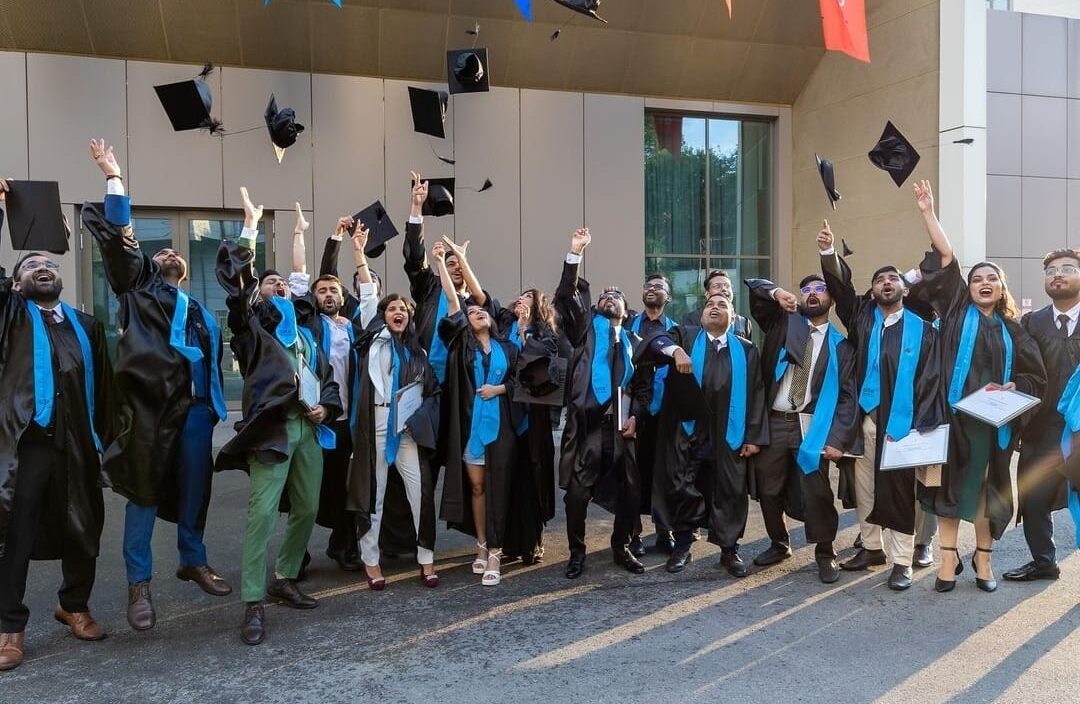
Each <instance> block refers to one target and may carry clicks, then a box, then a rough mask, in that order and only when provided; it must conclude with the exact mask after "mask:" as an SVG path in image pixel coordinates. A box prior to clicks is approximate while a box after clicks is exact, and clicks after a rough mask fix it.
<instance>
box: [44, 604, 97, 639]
mask: <svg viewBox="0 0 1080 704" xmlns="http://www.w3.org/2000/svg"><path fill="white" fill-rule="evenodd" d="M53 618H55V619H56V620H57V621H59V622H60V623H62V624H64V625H66V626H67V627H69V628H70V629H71V635H73V636H75V637H76V638H78V639H79V640H101V639H102V638H104V637H105V629H104V628H102V627H101V626H99V625H98V622H97V621H95V620H94V617H93V616H91V615H90V612H89V611H84V612H80V613H77V614H73V613H70V612H68V611H64V608H63V607H62V606H57V607H56V611H53Z"/></svg>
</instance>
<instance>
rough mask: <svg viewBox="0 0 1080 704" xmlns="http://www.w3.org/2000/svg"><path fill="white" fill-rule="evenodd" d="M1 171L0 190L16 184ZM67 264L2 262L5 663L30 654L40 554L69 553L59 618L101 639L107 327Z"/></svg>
mask: <svg viewBox="0 0 1080 704" xmlns="http://www.w3.org/2000/svg"><path fill="white" fill-rule="evenodd" d="M9 188H10V186H9V182H8V181H4V180H0V201H2V200H4V196H5V195H6V194H7V192H8V190H9ZM63 289H64V282H63V279H62V278H61V276H60V265H59V264H57V263H56V262H55V261H53V260H52V259H51V258H50V257H48V256H46V255H44V254H39V253H37V252H31V253H29V254H26V255H25V256H23V257H22V258H21V259H19V261H18V262H17V263H16V264H15V268H14V269H13V271H12V276H11V277H10V278H9V277H8V276H7V274H6V272H4V271H3V269H2V268H0V359H3V360H4V362H3V364H0V388H3V389H4V402H3V403H0V428H2V429H3V430H2V431H0V487H3V488H2V489H0V670H10V669H12V668H15V667H18V666H19V665H20V664H22V661H23V642H24V636H25V632H26V624H27V622H28V621H29V618H30V611H29V609H27V607H26V605H25V604H24V603H23V597H24V595H25V593H26V578H27V574H28V572H29V568H30V560H32V559H33V560H60V561H61V570H62V573H63V580H64V581H63V585H62V586H61V587H60V591H59V593H58V595H59V600H60V603H59V605H58V606H57V607H56V610H55V611H54V612H53V616H54V617H55V618H56V620H58V621H60V622H61V623H63V624H65V625H66V626H68V627H69V628H70V629H71V633H72V635H74V636H75V637H76V638H78V639H80V640H100V639H102V638H104V637H105V629H103V628H102V627H101V626H100V625H98V623H97V622H96V621H95V620H94V617H93V616H91V615H90V607H89V601H90V591H91V590H92V589H93V587H94V575H95V569H96V564H97V556H98V550H99V547H100V545H99V542H100V538H101V529H102V526H103V524H104V522H105V507H104V502H103V500H102V495H101V488H100V487H101V486H102V485H103V484H104V483H105V482H104V480H103V478H102V476H101V464H100V456H101V452H102V449H103V447H104V445H105V444H107V443H109V442H111V440H112V437H111V433H110V429H109V422H108V420H107V419H108V418H109V416H110V407H109V397H110V388H111V385H112V378H111V377H112V370H111V368H110V365H109V357H108V353H107V351H106V346H105V328H104V326H103V325H102V324H101V323H100V322H98V321H97V320H95V319H94V318H93V317H92V316H89V315H86V314H84V313H81V312H79V311H77V310H75V309H74V308H72V307H71V306H69V305H68V304H66V303H63V302H61V301H60V293H61V291H63Z"/></svg>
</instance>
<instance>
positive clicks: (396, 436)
mask: <svg viewBox="0 0 1080 704" xmlns="http://www.w3.org/2000/svg"><path fill="white" fill-rule="evenodd" d="M404 349H405V360H406V361H408V360H409V358H410V356H411V355H410V354H409V348H407V347H406V348H404ZM390 352H391V365H390V378H391V380H392V381H391V386H390V398H389V399H387V400H388V401H389V403H390V415H389V416H388V417H387V419H386V464H387V465H388V466H389V465H392V464H394V460H396V459H397V453H398V448H400V447H401V433H399V432H398V431H397V393H398V389H399V387H400V386H401V368H402V367H401V355H400V354H399V353H398V343H397V340H395V339H394V336H393V335H391V336H390ZM354 405H355V404H354ZM405 420H406V421H408V418H406V419H405Z"/></svg>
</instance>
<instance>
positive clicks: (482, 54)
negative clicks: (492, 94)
mask: <svg viewBox="0 0 1080 704" xmlns="http://www.w3.org/2000/svg"><path fill="white" fill-rule="evenodd" d="M446 79H447V82H448V83H449V84H450V92H451V93H486V92H487V91H488V88H489V87H490V71H489V67H488V54H487V49H483V48H481V49H455V50H454V51H448V52H446Z"/></svg>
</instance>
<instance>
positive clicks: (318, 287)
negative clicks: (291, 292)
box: [315, 279, 345, 316]
mask: <svg viewBox="0 0 1080 704" xmlns="http://www.w3.org/2000/svg"><path fill="white" fill-rule="evenodd" d="M315 301H316V303H318V305H319V310H320V311H322V312H323V313H325V314H326V315H330V316H334V315H337V314H338V313H339V312H340V311H341V307H342V306H343V305H345V296H344V294H342V292H341V283H340V282H338V281H334V280H333V279H320V280H319V281H316V282H315Z"/></svg>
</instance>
